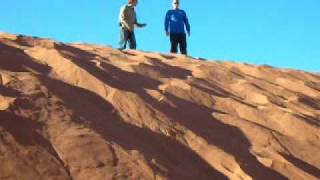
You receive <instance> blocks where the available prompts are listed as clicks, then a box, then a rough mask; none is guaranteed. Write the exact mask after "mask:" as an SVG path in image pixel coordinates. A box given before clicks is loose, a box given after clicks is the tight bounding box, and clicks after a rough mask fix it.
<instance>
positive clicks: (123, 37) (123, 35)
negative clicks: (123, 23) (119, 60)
mask: <svg viewBox="0 0 320 180" xmlns="http://www.w3.org/2000/svg"><path fill="white" fill-rule="evenodd" d="M128 36H129V33H128V30H127V29H125V28H121V29H120V42H119V50H124V49H126V46H127V41H128Z"/></svg>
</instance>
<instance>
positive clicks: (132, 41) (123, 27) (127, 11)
mask: <svg viewBox="0 0 320 180" xmlns="http://www.w3.org/2000/svg"><path fill="white" fill-rule="evenodd" d="M137 4H138V0H128V4H126V5H124V6H122V7H121V10H120V15H119V21H120V22H119V25H120V43H119V44H120V48H119V49H120V50H124V49H126V45H127V42H129V47H130V49H136V47H137V45H136V38H135V35H134V28H135V27H141V28H142V27H145V26H146V24H140V23H138V21H137V17H136V12H135V9H134V7H135V6H137Z"/></svg>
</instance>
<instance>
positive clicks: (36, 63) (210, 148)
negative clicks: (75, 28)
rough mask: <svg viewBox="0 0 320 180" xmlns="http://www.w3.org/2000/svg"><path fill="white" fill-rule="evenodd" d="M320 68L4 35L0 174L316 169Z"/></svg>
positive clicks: (282, 175) (260, 174) (244, 178)
mask: <svg viewBox="0 0 320 180" xmlns="http://www.w3.org/2000/svg"><path fill="white" fill-rule="evenodd" d="M319 126H320V75H319V74H315V73H314V74H312V73H308V72H303V71H296V70H285V69H276V68H273V67H269V66H253V65H248V64H240V63H231V62H220V61H204V60H201V59H193V58H190V57H185V56H181V55H164V54H159V53H146V52H139V51H125V52H121V51H118V50H115V49H112V48H109V47H102V46H97V45H88V44H63V43H58V42H54V41H52V40H49V39H40V38H33V37H26V36H16V35H10V34H5V33H1V34H0V162H1V165H0V179H1V180H2V179H13V180H44V179H45V180H64V179H66V180H68V179H75V180H106V179H183V180H187V179H190V180H191V179H192V180H201V179H216V180H220V179H232V180H250V179H256V180H264V179H266V180H270V179H272V180H277V179H293V180H316V179H319V178H320V153H319V152H320V128H319Z"/></svg>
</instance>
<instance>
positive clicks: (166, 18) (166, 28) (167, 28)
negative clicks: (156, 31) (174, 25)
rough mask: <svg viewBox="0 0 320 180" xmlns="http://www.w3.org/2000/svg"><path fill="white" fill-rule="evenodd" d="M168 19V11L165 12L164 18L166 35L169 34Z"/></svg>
mask: <svg viewBox="0 0 320 180" xmlns="http://www.w3.org/2000/svg"><path fill="white" fill-rule="evenodd" d="M169 20H170V14H169V11H168V12H167V14H166V17H165V19H164V30H165V32H166V34H167V36H168V35H169Z"/></svg>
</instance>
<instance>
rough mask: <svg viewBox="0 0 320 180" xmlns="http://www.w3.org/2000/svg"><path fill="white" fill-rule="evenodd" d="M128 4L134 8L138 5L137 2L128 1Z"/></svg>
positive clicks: (135, 0) (136, 0) (134, 0)
mask: <svg viewBox="0 0 320 180" xmlns="http://www.w3.org/2000/svg"><path fill="white" fill-rule="evenodd" d="M128 4H130V5H132V6H136V5H137V4H138V0H128Z"/></svg>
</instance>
